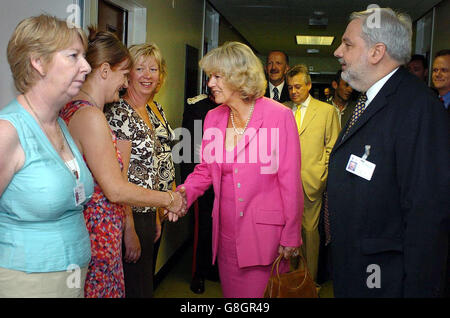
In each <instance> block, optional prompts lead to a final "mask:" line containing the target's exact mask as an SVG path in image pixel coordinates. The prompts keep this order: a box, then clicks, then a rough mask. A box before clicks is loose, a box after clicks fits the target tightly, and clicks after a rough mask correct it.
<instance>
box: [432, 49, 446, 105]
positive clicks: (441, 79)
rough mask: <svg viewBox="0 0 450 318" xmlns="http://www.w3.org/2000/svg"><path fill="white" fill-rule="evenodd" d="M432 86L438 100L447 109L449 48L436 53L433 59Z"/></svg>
mask: <svg viewBox="0 0 450 318" xmlns="http://www.w3.org/2000/svg"><path fill="white" fill-rule="evenodd" d="M432 80H433V86H434V88H436V89H437V91H438V93H439V100H440V101H441V103H442V105H443V106H444V108H445V109H446V110H447V111H448V110H449V107H448V105H449V104H450V50H441V51H439V52H437V53H436V57H435V58H434V61H433V73H432Z"/></svg>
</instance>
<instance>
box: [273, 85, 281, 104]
mask: <svg viewBox="0 0 450 318" xmlns="http://www.w3.org/2000/svg"><path fill="white" fill-rule="evenodd" d="M273 99H274V100H276V101H277V102H279V101H280V96H278V88H276V87H274V88H273Z"/></svg>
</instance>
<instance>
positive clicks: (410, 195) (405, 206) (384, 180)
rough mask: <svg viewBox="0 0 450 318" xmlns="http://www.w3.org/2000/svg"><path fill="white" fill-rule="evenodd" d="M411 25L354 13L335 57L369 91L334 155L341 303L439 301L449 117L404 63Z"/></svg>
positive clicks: (331, 198)
mask: <svg viewBox="0 0 450 318" xmlns="http://www.w3.org/2000/svg"><path fill="white" fill-rule="evenodd" d="M411 29H412V28H411V20H410V18H409V16H407V15H404V14H397V13H396V12H394V11H393V10H392V9H386V8H377V9H371V10H368V11H364V12H354V13H353V14H352V15H351V17H350V23H349V24H348V26H347V29H346V31H345V33H344V35H343V37H342V44H341V45H340V46H339V47H338V49H337V50H336V51H335V53H334V55H335V56H336V57H337V58H338V59H339V62H340V63H341V65H342V78H343V79H344V80H345V81H347V82H348V83H349V84H350V85H351V86H352V87H353V88H354V89H356V90H357V91H359V92H362V94H361V96H360V98H359V99H358V103H357V105H356V107H355V110H354V112H353V115H352V118H351V119H350V120H349V122H348V123H347V125H346V127H343V129H342V131H341V133H340V136H339V137H338V140H337V142H336V144H335V146H334V148H333V150H332V152H331V156H330V162H329V168H328V210H329V216H330V223H331V250H332V262H333V284H334V292H335V296H336V297H439V296H442V294H443V289H444V286H445V283H444V282H445V273H446V268H447V267H446V266H448V264H447V253H448V234H449V199H448V198H449V195H448V194H449V180H450V178H449V147H448V144H449V143H448V118H447V116H446V113H445V111H444V109H443V108H442V107H440V105H439V101H438V100H437V98H436V96H433V95H432V93H430V91H429V90H428V89H427V87H426V86H425V84H424V83H423V82H422V81H420V80H419V79H417V78H416V77H415V76H414V75H412V74H410V73H409V72H408V71H407V70H406V69H405V68H403V67H401V65H404V64H405V63H407V62H408V59H409V56H410V52H411V35H412V31H411Z"/></svg>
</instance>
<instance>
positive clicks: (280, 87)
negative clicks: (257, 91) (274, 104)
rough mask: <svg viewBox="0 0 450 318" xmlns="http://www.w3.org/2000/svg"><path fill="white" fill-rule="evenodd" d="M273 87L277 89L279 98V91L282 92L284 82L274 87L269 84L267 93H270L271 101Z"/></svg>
mask: <svg viewBox="0 0 450 318" xmlns="http://www.w3.org/2000/svg"><path fill="white" fill-rule="evenodd" d="M274 87H276V88H277V89H278V98H281V91H282V90H283V87H284V81H283V83H281V84H280V85H278V86H274V85H272V83H271V82H269V93H270V98H272V99H273V89H274Z"/></svg>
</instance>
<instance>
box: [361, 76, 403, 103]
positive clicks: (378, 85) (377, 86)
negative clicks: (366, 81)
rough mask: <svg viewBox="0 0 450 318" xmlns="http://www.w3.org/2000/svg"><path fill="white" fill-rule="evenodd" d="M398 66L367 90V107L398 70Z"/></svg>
mask: <svg viewBox="0 0 450 318" xmlns="http://www.w3.org/2000/svg"><path fill="white" fill-rule="evenodd" d="M398 69H399V68H398V67H397V68H396V69H394V70H393V71H392V72H390V73H389V74H388V75H386V76H385V77H383V78H382V79H380V80H378V81H377V82H376V83H375V84H373V85H372V86H370V88H369V89H368V90H367V92H366V96H367V101H366V108H367V106H369V104H370V102H371V101H372V100H373V99H374V98H375V96H377V94H378V92H379V91H380V90H381V89H382V88H383V86H384V84H386V82H387V81H388V80H389V79H390V78H391V76H392V75H394V73H395V72H396V71H397V70H398Z"/></svg>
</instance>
